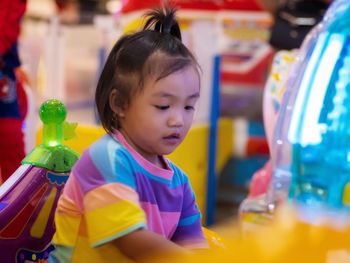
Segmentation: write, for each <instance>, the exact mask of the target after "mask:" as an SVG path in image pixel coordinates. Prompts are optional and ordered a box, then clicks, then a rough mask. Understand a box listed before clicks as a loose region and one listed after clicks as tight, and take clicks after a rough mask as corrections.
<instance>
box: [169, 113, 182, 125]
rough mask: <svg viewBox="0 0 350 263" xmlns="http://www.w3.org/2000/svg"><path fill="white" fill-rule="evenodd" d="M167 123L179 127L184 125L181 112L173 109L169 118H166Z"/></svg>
mask: <svg viewBox="0 0 350 263" xmlns="http://www.w3.org/2000/svg"><path fill="white" fill-rule="evenodd" d="M168 125H169V126H170V127H181V126H183V125H184V117H183V115H182V113H181V112H178V111H175V112H173V113H172V114H171V115H170V117H169V119H168Z"/></svg>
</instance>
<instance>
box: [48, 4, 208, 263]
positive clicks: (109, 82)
mask: <svg viewBox="0 0 350 263" xmlns="http://www.w3.org/2000/svg"><path fill="white" fill-rule="evenodd" d="M174 13H175V11H174V10H173V9H170V8H166V9H165V10H163V11H162V10H155V11H153V12H150V13H149V14H148V15H149V16H150V17H149V19H148V20H147V21H146V23H145V26H144V29H143V31H141V32H137V33H134V34H131V35H126V36H123V37H122V38H121V39H120V40H119V41H118V42H117V43H116V44H115V46H114V47H113V49H112V51H111V53H110V54H109V57H108V59H107V62H106V65H105V66H104V69H103V71H102V74H101V76H100V79H99V82H98V85H97V89H96V97H95V98H96V105H97V110H98V113H99V116H100V119H101V123H102V125H103V127H104V128H105V130H106V131H107V135H105V136H104V137H102V138H101V139H100V140H98V141H97V142H96V143H95V144H93V145H92V146H91V147H90V148H89V149H88V150H86V151H85V152H84V153H83V155H82V156H81V158H80V159H79V161H78V162H77V163H76V165H75V166H74V168H73V170H72V173H71V176H70V178H69V180H68V182H67V184H66V186H65V190H64V193H63V195H62V196H61V198H60V200H59V203H58V207H57V210H56V217H55V223H56V228H57V231H56V234H55V236H54V239H53V243H54V245H55V247H56V250H55V251H54V253H53V254H52V255H51V256H50V260H49V261H51V262H129V260H132V261H140V260H143V259H145V258H147V257H148V256H150V255H152V254H162V253H165V254H169V253H178V252H180V254H181V252H184V251H185V249H184V248H188V249H197V248H206V247H207V242H206V240H205V238H204V237H203V233H202V229H201V223H200V212H199V210H198V208H197V206H196V203H195V198H194V194H193V192H192V190H191V187H190V184H189V181H188V179H187V177H186V175H185V174H184V173H183V172H182V171H181V170H180V169H179V168H178V167H177V166H175V165H174V164H173V163H171V162H170V161H169V160H168V159H166V158H165V157H164V155H167V154H170V153H171V152H173V151H174V150H175V149H176V147H177V146H178V145H179V144H180V143H181V142H182V140H183V139H184V137H185V135H186V134H187V132H188V130H189V128H190V126H191V124H192V120H193V114H194V110H195V106H196V102H197V100H198V97H199V91H200V79H199V71H198V64H197V62H196V60H195V58H194V57H193V55H192V54H191V53H190V51H189V50H188V49H187V48H186V47H185V46H184V45H183V43H182V42H181V35H180V29H179V25H178V23H177V22H176V20H175V19H174ZM152 28H153V30H152Z"/></svg>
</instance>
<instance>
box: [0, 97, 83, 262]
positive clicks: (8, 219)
mask: <svg viewBox="0 0 350 263" xmlns="http://www.w3.org/2000/svg"><path fill="white" fill-rule="evenodd" d="M66 114H67V112H66V108H65V107H64V105H63V104H62V103H61V102H59V101H58V100H50V101H47V102H45V103H44V104H43V105H42V106H41V107H40V118H41V120H42V121H43V123H44V127H43V137H44V142H43V144H41V145H39V146H38V147H36V148H35V149H34V150H33V151H32V152H31V153H30V154H29V155H28V156H27V157H26V158H25V159H24V161H23V164H22V165H21V166H20V167H19V168H18V169H17V170H16V172H15V173H13V174H12V175H11V176H10V177H9V178H8V180H6V182H5V183H4V184H2V185H1V187H0V254H1V259H0V261H1V262H3V263H13V262H15V263H27V262H47V259H48V255H49V253H50V251H51V250H53V246H51V245H50V241H51V239H52V236H53V234H54V233H55V226H54V223H53V220H54V213H55V210H56V206H57V201H58V198H59V197H60V195H61V192H62V190H63V187H64V185H65V183H66V181H67V179H68V177H69V172H70V170H71V168H72V166H73V164H74V163H75V161H76V160H77V158H78V155H77V154H76V153H75V152H74V151H72V150H71V149H69V148H68V147H66V146H64V145H62V140H63V139H64V135H65V134H68V137H70V136H72V135H73V134H74V132H73V131H74V129H75V126H76V125H65V123H64V120H65V118H66ZM65 127H68V132H67V128H65Z"/></svg>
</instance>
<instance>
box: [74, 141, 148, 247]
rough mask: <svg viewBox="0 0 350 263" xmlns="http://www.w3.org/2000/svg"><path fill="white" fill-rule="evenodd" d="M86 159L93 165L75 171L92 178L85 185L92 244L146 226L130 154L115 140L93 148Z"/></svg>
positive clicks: (87, 226)
mask: <svg viewBox="0 0 350 263" xmlns="http://www.w3.org/2000/svg"><path fill="white" fill-rule="evenodd" d="M112 143H113V142H112ZM124 150H125V149H124ZM87 158H90V159H91V165H84V166H83V167H76V169H75V172H76V173H79V174H81V176H86V175H88V177H90V178H92V180H90V181H89V180H85V183H86V185H85V186H84V187H83V189H84V190H83V191H84V192H85V194H84V199H83V206H84V219H85V222H86V230H87V235H88V238H89V242H90V245H91V246H93V247H96V246H99V245H102V244H105V243H108V242H110V241H111V240H114V239H117V238H119V237H121V236H124V235H127V234H129V233H131V232H133V231H135V230H137V229H139V228H145V227H146V216H145V213H144V211H143V210H142V208H141V206H140V203H139V196H138V193H137V191H136V183H135V177H134V174H133V170H132V167H131V163H130V160H129V159H128V156H127V154H126V153H125V152H124V151H123V150H122V149H119V148H118V147H117V145H115V143H114V144H112V146H111V145H107V146H106V147H104V148H103V149H101V148H98V149H96V148H94V147H92V148H90V151H89V155H88V156H87ZM86 163H88V162H86ZM89 173H93V174H92V175H89Z"/></svg>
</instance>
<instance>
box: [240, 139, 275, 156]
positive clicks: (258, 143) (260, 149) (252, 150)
mask: <svg viewBox="0 0 350 263" xmlns="http://www.w3.org/2000/svg"><path fill="white" fill-rule="evenodd" d="M246 151H247V156H256V155H270V152H269V145H268V144H267V140H266V138H265V137H249V139H248V142H247V146H246Z"/></svg>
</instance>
